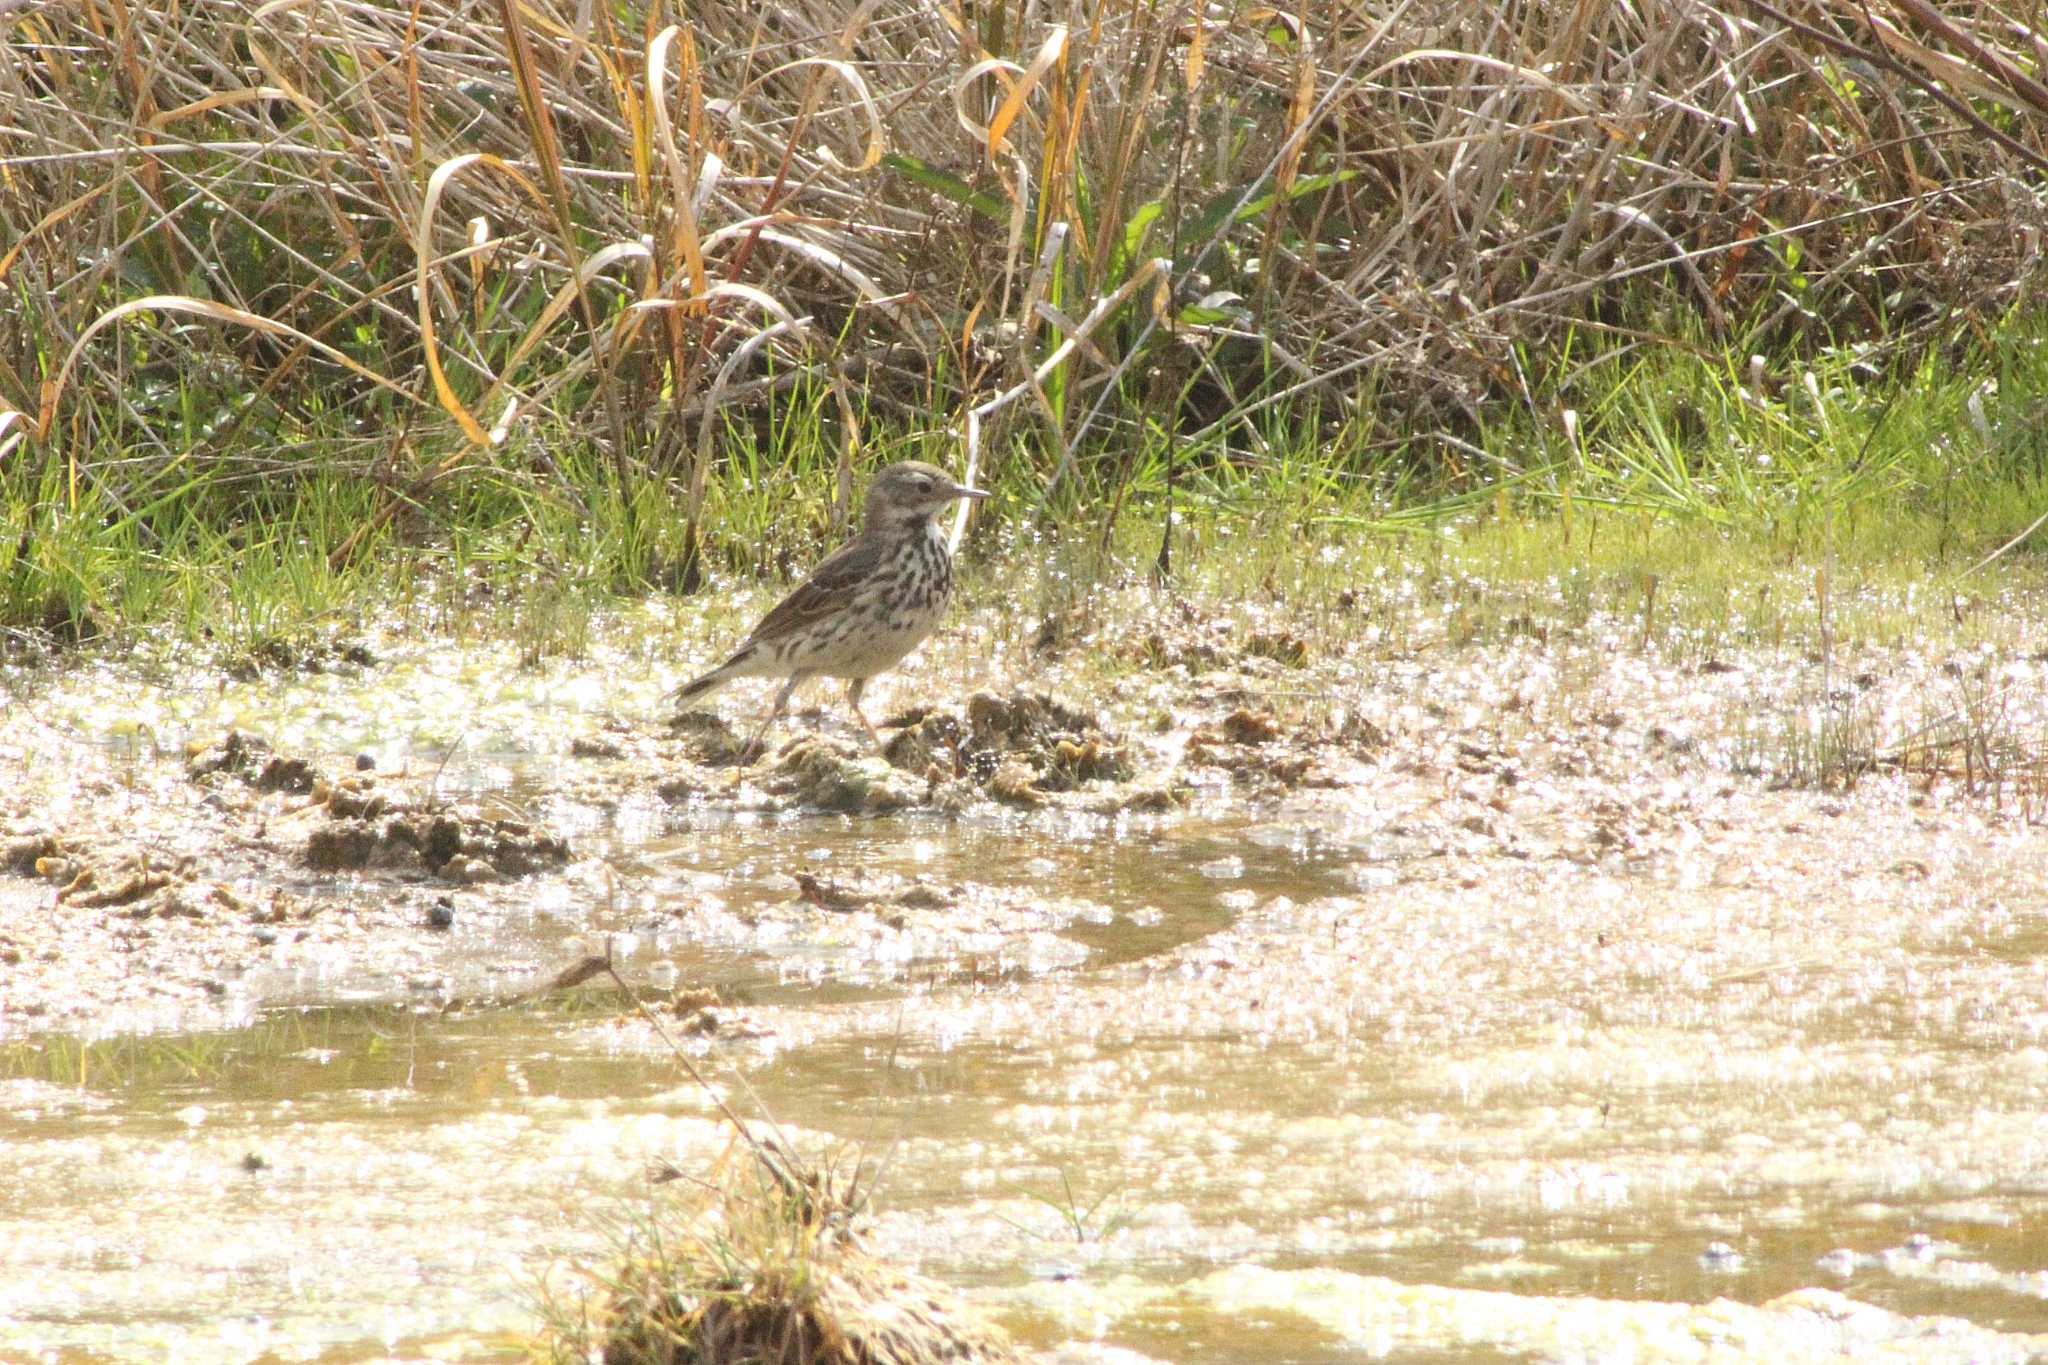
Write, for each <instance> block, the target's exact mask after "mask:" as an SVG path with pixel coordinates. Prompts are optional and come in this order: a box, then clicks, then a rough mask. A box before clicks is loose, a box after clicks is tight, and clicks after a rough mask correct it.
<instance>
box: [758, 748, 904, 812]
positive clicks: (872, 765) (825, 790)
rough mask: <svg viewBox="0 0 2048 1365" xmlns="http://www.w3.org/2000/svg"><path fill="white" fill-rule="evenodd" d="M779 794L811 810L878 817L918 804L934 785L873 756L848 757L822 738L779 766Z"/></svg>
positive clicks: (792, 750)
mask: <svg viewBox="0 0 2048 1365" xmlns="http://www.w3.org/2000/svg"><path fill="white" fill-rule="evenodd" d="M777 776H778V778H779V779H780V781H778V782H777V783H776V784H775V786H776V787H777V788H778V789H779V793H780V794H785V795H789V796H793V797H795V798H796V799H797V800H798V801H800V802H801V803H802V804H804V805H806V806H815V807H817V808H819V809H821V810H827V811H837V812H841V813H845V814H856V815H879V814H882V813H884V812H886V811H892V810H902V809H903V808H904V807H906V806H912V805H916V804H917V803H918V802H920V801H922V800H924V799H925V797H926V796H927V795H928V794H929V792H930V785H929V784H928V783H926V782H924V781H920V780H916V779H913V778H912V777H910V776H909V775H908V774H906V773H904V772H902V771H901V770H899V769H897V768H895V767H893V766H892V765H890V764H889V763H888V762H886V761H884V760H883V759H881V758H878V757H876V756H874V755H872V754H856V753H849V752H848V751H847V750H845V749H843V748H840V747H839V746H837V745H835V744H832V743H830V742H828V741H825V740H821V739H800V740H798V741H796V743H794V744H792V745H791V746H790V747H789V748H788V749H786V750H785V751H784V752H783V755H782V760H781V763H780V765H779V766H778V768H777Z"/></svg>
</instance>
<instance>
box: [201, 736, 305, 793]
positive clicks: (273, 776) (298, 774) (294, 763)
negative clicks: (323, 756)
mask: <svg viewBox="0 0 2048 1365" xmlns="http://www.w3.org/2000/svg"><path fill="white" fill-rule="evenodd" d="M216 773H226V774H227V775H229V776H230V777H235V778H239V779H241V780H242V781H243V782H246V783H248V784H249V785H250V786H252V787H254V788H256V790H258V791H266V792H291V793H294V794H297V795H305V794H306V793H309V792H311V791H312V790H313V788H314V786H315V785H316V784H317V782H318V781H319V774H318V773H317V772H316V771H315V770H314V767H313V765H312V764H311V763H309V762H307V761H306V760H305V759H303V758H294V757H289V756H287V755H284V754H280V753H276V752H274V751H273V750H272V749H271V747H270V741H268V740H266V739H264V738H262V737H261V736H259V735H252V734H248V733H246V732H244V731H241V730H230V731H228V732H227V734H225V735H223V736H221V738H219V739H217V740H214V741H213V742H212V743H210V744H195V745H193V746H192V747H191V748H189V749H188V750H187V751H186V754H185V775H186V776H187V777H189V778H191V779H192V780H193V781H195V782H196V781H198V780H200V779H201V778H206V777H211V776H213V775H214V774H216Z"/></svg>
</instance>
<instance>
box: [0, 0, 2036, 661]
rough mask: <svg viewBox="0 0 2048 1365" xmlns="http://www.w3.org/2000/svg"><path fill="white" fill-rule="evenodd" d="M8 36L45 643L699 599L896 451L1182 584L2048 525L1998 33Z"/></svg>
mask: <svg viewBox="0 0 2048 1365" xmlns="http://www.w3.org/2000/svg"><path fill="white" fill-rule="evenodd" d="M1027 16H1028V22H1027ZM5 24H6V27H5V34H6V41H7V43H8V47H9V57H10V60H9V61H8V62H7V63H5V64H4V66H0V98H4V102H5V103H6V105H7V107H8V108H10V110H12V111H13V114H12V116H11V119H10V126H9V127H8V128H6V129H5V130H0V242H5V243H6V244H7V245H6V247H5V250H4V253H0V288H4V290H5V292H6V296H7V305H8V306H7V307H6V308H4V309H0V507H4V509H5V525H4V531H5V534H0V622H4V623H5V625H6V626H7V627H8V628H9V629H10V630H11V631H14V632H19V631H21V630H24V629H26V630H32V631H37V632H42V633H44V634H46V635H55V636H59V637H68V638H79V637H84V636H88V635H91V634H95V633H99V632H105V631H110V630H116V629H127V628H134V627H141V626H147V625H152V624H156V623H169V624H171V625H172V626H173V627H174V628H175V629H176V630H177V631H178V632H179V633H180V634H181V635H182V636H184V637H186V638H198V637H205V636H216V637H224V643H227V644H230V645H233V646H235V647H237V648H246V647H250V646H253V645H261V644H264V643H265V642H267V641H271V640H274V639H277V638H279V637H289V636H291V635H293V634H294V633H297V632H300V631H302V630H304V629H306V628H307V627H308V626H309V625H310V624H312V623H314V622H317V621H319V620H320V619H322V618H323V617H325V616H327V615H329V614H332V613H336V612H340V611H344V610H347V609H349V608H350V607H352V606H359V605H361V604H362V603H363V602H364V601H365V600H366V599H374V600H379V601H383V602H393V601H396V602H399V603H404V602H408V601H413V600H416V597H417V594H418V593H419V591H420V590H421V589H422V588H423V587H424V586H426V585H428V584H440V585H444V586H445V585H449V584H452V585H455V590H456V594H457V600H470V599H471V598H473V597H474V596H475V594H476V593H478V592H479V591H481V592H487V593H495V594H499V595H509V596H514V597H517V598H518V599H519V600H520V601H521V602H522V604H524V608H525V609H526V610H528V611H530V612H533V613H535V614H545V613H549V612H552V611H555V610H557V609H559V608H560V606H561V604H562V603H563V602H564V600H565V599H567V598H569V597H573V596H580V595H591V594H600V595H601V594H605V593H613V592H628V593H630V592H640V591H644V590H646V589H647V588H649V587H667V588H680V589H685V590H687V589H690V588H693V587H696V586H697V585H699V584H701V583H703V582H704V581H705V580H706V579H707V577H710V576H712V575H715V574H718V573H723V572H728V571H735V570H736V571H740V572H745V573H759V572H770V573H772V572H776V571H779V570H781V569H782V568H783V567H785V566H786V565H787V564H788V563H790V562H794V561H800V560H801V559H802V558H804V557H805V556H806V555H808V554H809V553H810V552H811V550H812V549H813V546H814V542H816V541H817V540H820V539H823V538H826V537H829V536H830V535H831V534H832V533H833V532H834V531H835V530H836V529H838V528H839V527H840V526H841V525H842V524H843V522H844V520H845V518H846V516H847V514H848V509H849V507H850V506H851V505H852V504H851V502H850V494H851V491H852V489H853V487H854V485H855V484H856V483H857V482H858V479H859V476H860V473H861V470H862V469H863V468H864V467H866V466H867V465H868V464H869V463H870V462H872V461H874V460H876V459H879V458H903V457H910V456H923V457H926V458H934V459H936V460H938V461H939V462H941V463H944V464H947V465H949V466H952V467H955V468H963V469H971V470H972V472H973V473H974V475H975V477H976V479H977V480H978V481H981V482H984V483H988V484H991V485H992V486H994V487H995V488H997V489H998V490H999V492H1000V493H1001V495H1002V496H1001V498H1000V499H999V501H998V503H997V504H996V506H995V508H994V509H993V511H994V514H995V516H996V518H998V519H1000V520H1002V521H1004V522H1006V523H1008V524H1009V525H1011V526H1013V527H1016V528H1018V529H1019V530H1020V531H1023V530H1025V529H1027V528H1032V527H1036V528H1040V529H1042V530H1045V531H1056V532H1057V533H1058V534H1060V535H1062V536H1063V537H1065V538H1067V539H1069V540H1073V541H1075V542H1077V543H1082V542H1085V543H1090V544H1093V545H1096V546H1098V547H1100V548H1103V549H1109V550H1118V551H1121V552H1122V553H1123V554H1124V555H1126V556H1129V557H1131V558H1143V559H1153V558H1155V557H1156V559H1157V561H1158V563H1159V566H1160V567H1161V568H1162V569H1167V570H1179V569H1184V568H1186V567H1187V566H1186V564H1185V563H1184V562H1183V563H1175V562H1174V561H1173V559H1172V543H1171V541H1169V540H1167V539H1166V538H1164V537H1162V536H1161V535H1160V534H1159V532H1160V529H1161V527H1162V526H1164V525H1165V524H1166V523H1167V518H1168V516H1169V514H1170V515H1171V516H1173V517H1176V518H1179V519H1180V521H1181V524H1184V525H1193V524H1197V523H1199V522H1200V521H1202V520H1204V519H1213V520H1215V521H1216V522H1218V523H1220V524H1226V525H1234V526H1237V527H1239V528H1241V532H1242V535H1241V537H1240V539H1242V538H1243V537H1249V536H1251V535H1255V534H1265V533H1273V534H1284V535H1285V536H1286V537H1287V538H1288V539H1289V541H1290V542H1293V543H1298V538H1299V537H1300V536H1301V535H1303V534H1307V535H1308V536H1310V537H1311V538H1312V539H1320V540H1322V541H1325V542H1328V543H1355V542H1357V541H1358V540H1359V539H1360V538H1361V537H1363V536H1366V535H1370V534H1373V533H1376V532H1382V531H1387V530H1395V529H1400V530H1417V529H1422V530H1430V531H1442V530H1446V529H1449V530H1455V531H1457V532H1458V533H1460V534H1461V535H1465V536H1468V537H1469V536H1470V535H1472V534H1473V533H1474V532H1475V531H1478V532H1480V533H1484V531H1485V528H1487V527H1488V526H1490V525H1492V524H1493V523H1495V522H1500V521H1505V522H1519V521H1520V520H1521V519H1523V518H1526V517H1541V518H1549V519H1552V520H1553V521H1554V524H1555V525H1556V527H1557V528H1558V535H1557V537H1556V544H1557V546H1558V549H1559V553H1558V554H1557V555H1556V556H1555V557H1554V562H1553V564H1552V566H1551V568H1552V569H1554V568H1555V567H1556V566H1557V565H1558V564H1562V563H1569V562H1575V561H1576V560H1577V559H1578V558H1579V556H1580V555H1581V553H1582V551H1581V549H1580V548H1579V547H1581V546H1587V547H1590V546H1591V545H1592V544H1594V543H1595V542H1596V541H1597V540H1598V538H1599V537H1600V535H1601V534H1602V531H1601V530H1600V528H1601V527H1603V526H1606V525H1607V524H1608V518H1610V517H1612V516H1613V515H1614V514H1616V513H1619V514H1621V515H1622V517H1623V520H1624V523H1625V524H1633V523H1634V521H1635V520H1636V519H1637V518H1644V517H1646V518H1648V519H1650V520H1653V521H1655V522H1657V523H1659V524H1660V525H1663V526H1667V527H1676V528H1681V529H1682V530H1683V532H1684V533H1685V534H1686V535H1689V536H1691V537H1693V538H1695V539H1699V540H1705V541H1708V542H1712V541H1714V540H1717V539H1720V538H1726V537H1733V538H1735V539H1736V540H1738V541H1740V542H1742V543H1743V544H1744V545H1749V544H1754V545H1757V546H1759V547H1763V546H1768V547H1770V548H1771V549H1772V550H1774V551H1776V552H1781V553H1785V554H1791V555H1795V556H1812V555H1814V554H1828V555H1836V554H1848V555H1851V556H1855V555H1862V556H1864V557H1871V556H1875V557H1876V558H1878V559H1880V560H1882V559H1890V558H1896V559H1900V560H1904V561H1910V562H1914V563H1925V562H1935V563H1940V564H1943V565H1946V566H1948V567H1950V568H1952V569H1963V568H1967V567H1969V566H1970V565H1972V564H1975V563H1976V562H1977V561H1979V560H1981V559H1983V558H1984V557H1985V556H1986V555H1988V554H1991V553H1993V552H1995V551H1996V550H1997V549H1998V548H1999V547H2000V546H2002V545H2004V544H2005V543H2006V542H2007V541H2009V540H2012V539H2014V538H2016V537H2017V536H2019V534H2020V533H2022V532H2023V531H2025V530H2026V529H2027V528H2028V526H2029V524H2030V523H2031V521H2032V519H2033V517H2034V516H2035V515H2037V513H2038V509H2039V504H2040V492H2041V490H2040V487H2039V481H2040V473H2039V471H2040V469H2041V468H2042V461H2041V453H2042V452H2041V450H2040V448H2039V446H2040V442H2041V437H2040V436H2039V434H2038V432H2039V427H2040V424H2039V423H2038V422H2037V421H2036V420H2034V416H2035V414H2034V412H2033V401H2034V400H2033V399H2032V397H2031V395H2033V394H2034V393H2036V392H2038V391H2039V390H2040V388H2041V382H2040V381H2041V379H2042V374H2041V370H2042V366H2043V362H2042V361H2041V359H2040V357H2039V354H2038V341H2039V339H2040V336H2041V334H2042V331H2043V323H2042V321H2041V319H2040V315H2039V313H2038V310H2036V309H2034V308H2033V307H2031V306H2030V298H2029V294H2030V289H2031V286H2032V284H2033V281H2034V280H2035V278H2036V275H2037V272H2038V256H2039V252H2038V242H2039V240H2040V233H2041V230H2042V226H2043V218H2044V207H2043V203H2042V200H2041V193H2040V181H2041V175H2040V173H2041V169H2042V166H2043V164H2044V163H2043V162H2042V160H2041V155H2040V150H2039V147H2038V142H2039V138H2038V128H2037V122H2038V117H2039V115H2041V114H2042V113H2044V112H2048V104H2044V100H2048V96H2044V95H2043V93H2042V89H2041V87H2040V85H2039V84H2038V83H2037V82H2036V81H2035V80H2034V79H2033V78H2032V77H2031V76H2029V75H2028V74H2027V72H2028V71H2029V70H2030V69H2031V64H2032V61H2033V57H2032V53H2033V47H2032V46H2031V44H2032V43H2033V41H2034V35H2033V33H2032V32H2031V31H2030V30H2028V29H2027V28H2026V26H2025V25H2024V24H2023V23H2021V22H2020V21H2017V20H2014V19H2012V18H2011V17H2010V16H2006V15H2003V14H2002V13H2001V12H1999V11H1996V10H1993V9H1991V8H1989V7H1984V6H1977V5H1965V6H1960V7H1957V6H1950V7H1946V8H1945V9H1944V10H1942V11H1940V12H1938V13H1937V12H1936V11H1934V10H1932V9H1931V8H1929V7H1926V6H1921V5H1917V4H1908V3H1900V4H1898V5H1895V6H1889V7H1885V8H1883V9H1881V10H1878V11H1872V10H1869V9H1867V8H1864V7H1860V6H1854V5H1847V4H1840V5H1837V4H1819V5H1812V6H1807V7H1804V8H1801V9H1799V10H1798V11H1797V12H1796V13H1792V12H1787V11H1781V10H1780V9H1778V8H1777V7H1775V6H1773V5H1770V4H1767V3H1763V2H1762V0H1747V2H1746V3H1729V4H1707V5H1697V6H1691V7H1688V8H1686V9H1684V10H1682V11H1679V12H1675V13H1672V14H1669V15H1666V14H1662V13H1660V12H1655V11H1651V10H1645V9H1642V8H1640V7H1632V6H1619V7H1606V8H1604V9H1599V10H1597V11H1581V10H1572V9H1569V8H1562V9H1561V8H1558V7H1554V6H1540V5H1537V6H1525V7H1520V8H1516V9H1512V10H1509V11H1497V10H1495V9H1491V8H1489V7H1485V6H1480V5H1476V4H1466V3H1454V4H1452V5H1450V6H1449V7H1444V6H1438V7H1434V8H1430V9H1428V10H1426V11H1424V10H1418V9H1416V8H1414V7H1412V6H1408V5H1396V6H1392V7H1388V8H1385V9H1384V10H1372V11H1368V10H1366V9H1362V8H1358V7H1338V8H1336V9H1334V10H1329V11H1327V12H1318V13H1316V14H1304V15H1303V16H1299V17H1297V16H1294V15H1291V14H1287V13H1282V12H1280V11H1276V10H1273V9H1270V8H1266V7H1258V6H1226V7H1221V8H1218V7H1213V6H1212V7H1207V8H1197V9H1189V8H1188V7H1185V6H1179V5H1168V4H1151V5H1140V6H1128V7H1124V6H1111V5H1108V4H1103V3H1083V2H1079V0H1077V2H1076V3H1070V4H1066V5H1061V6H1055V7H1053V8H1052V9H1051V10H1047V9H1045V8H1044V7H1020V6H1017V5H1013V4H1008V3H998V4H993V5H977V6H974V7H971V8H962V9H958V10H955V9H951V8H948V7H944V6H940V7H934V8H930V9H927V10H920V11H917V12H915V13H904V14H900V15H898V14H890V15H881V14H878V13H877V12H875V11H872V10H870V9H867V8H862V7H859V6H855V5H853V4H851V3H845V4H831V5H827V6H824V7H823V8H820V7H816V6H813V7H809V8H806V9H796V8H787V7H777V6H769V7H766V8H765V9H757V8H755V7H725V6H716V5H714V6H710V7H694V8H692V9H690V10H689V11H688V12H687V13H686V14H685V13H682V12H680V11H676V10H673V9H671V8H670V7H669V6H667V5H664V4H660V3H642V2H641V0H633V2H630V3H621V4H617V5H606V6H598V7H595V8H591V7H587V6H565V5H553V4H537V5H514V4H491V3H481V2H480V0H421V3H417V4H413V5H358V6H347V7H341V8H335V7H327V6H302V5H293V4H282V5H262V6H257V5H195V6H119V5H112V6H109V5H104V4H101V3H98V2H97V0H61V2H60V3H55V4H47V5H38V6H30V7H25V8H16V9H14V10H13V11H12V12H11V13H10V14H8V15H7V16H6V19H5ZM1120 528H1121V530H1120ZM1122 531H1129V532H1130V533H1131V534H1130V536H1129V538H1128V539H1125V538H1122ZM1568 547H1569V548H1568ZM1684 557H1686V558H1691V557H1693V556H1684ZM1708 557H1709V558H1712V557H1713V556H1712V555H1709V556H1708ZM13 638H19V637H18V636H16V637H13Z"/></svg>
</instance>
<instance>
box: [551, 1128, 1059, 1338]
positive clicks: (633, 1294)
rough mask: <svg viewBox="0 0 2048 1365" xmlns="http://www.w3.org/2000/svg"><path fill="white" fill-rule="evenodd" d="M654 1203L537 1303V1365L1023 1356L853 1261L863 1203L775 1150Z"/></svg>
mask: <svg viewBox="0 0 2048 1365" xmlns="http://www.w3.org/2000/svg"><path fill="white" fill-rule="evenodd" d="M754 1152H755V1155H757V1156H758V1157H759V1158H760V1159H758V1160H755V1159H746V1160H732V1159H728V1160H726V1161H725V1162H723V1163H722V1164H721V1167H720V1169H719V1171H718V1172H717V1173H716V1174H715V1175H714V1177H713V1179H712V1180H710V1181H708V1182H702V1183H700V1182H695V1181H690V1182H684V1181H681V1180H678V1181H676V1183H675V1184H673V1185H669V1186H665V1188H680V1189H687V1190H688V1191H689V1192H688V1193H686V1194H684V1195H681V1196H676V1197H669V1196H662V1197H660V1198H658V1199H657V1201H656V1202H655V1203H654V1205H653V1206H652V1207H651V1208H650V1209H649V1210H648V1211H647V1212H646V1213H645V1214H644V1215H643V1216H642V1217H641V1218H640V1219H639V1220H638V1221H637V1222H636V1223H635V1224H633V1225H630V1226H629V1227H628V1228H627V1230H626V1232H625V1235H624V1245H623V1246H622V1247H621V1249H620V1251H619V1256H618V1261H617V1263H616V1264H615V1265H614V1266H613V1267H611V1268H610V1269H609V1270H607V1271H602V1272H598V1273H596V1275H595V1278H596V1280H597V1283H598V1284H599V1286H600V1288H599V1292H598V1293H597V1295H596V1296H595V1299H594V1301H593V1300H591V1299H585V1300H584V1301H582V1302H579V1303H574V1304H567V1303H563V1302H561V1301H560V1300H559V1299H558V1298H551V1299H550V1300H549V1301H548V1302H547V1303H546V1304H544V1306H543V1316H544V1320H545V1328H544V1331H543V1335H542V1338H541V1340H540V1341H539V1342H538V1343H537V1348H536V1352H535V1354H536V1357H537V1358H538V1359H540V1360H545V1361H549V1362H553V1363H554V1365H569V1362H579V1365H580V1362H584V1361H596V1360H601V1361H603V1362H604V1363H605V1365H729V1363H731V1365H736V1363H737V1362H749V1363H750V1365H752V1363H758V1365H937V1363H938V1362H942V1361H943V1362H955V1363H956V1365H1006V1363H1008V1362H1021V1361H1022V1360H1023V1359H1024V1357H1023V1356H1022V1355H1021V1354H1020V1353H1019V1352H1018V1350H1017V1349H1016V1347H1015V1346H1013V1345H1012V1344H1011V1342H1010V1340H1009V1338H1008V1337H1007V1336H1006V1335H1005V1334H1004V1333H1003V1332H1002V1331H1001V1329H999V1328H997V1327H995V1326H994V1325H993V1324H991V1323H988V1322H986V1321H984V1320H983V1319H982V1318H981V1317H980V1316H979V1315H978V1314H976V1313H975V1312H974V1310H972V1309H971V1308H969V1307H968V1306H967V1305H966V1304H965V1303H964V1302H963V1301H962V1300H960V1299H959V1298H958V1297H957V1296H956V1295H954V1294H953V1292H952V1291H951V1290H949V1289H947V1288H946V1287H944V1286H942V1285H940V1284H938V1283H937V1282H935V1281H932V1280H929V1279H926V1278H924V1277H923V1276H919V1275H915V1274H912V1273H911V1272H909V1271H906V1270H903V1269H901V1268H899V1267H897V1266H894V1265H891V1264H889V1263H888V1262H886V1261H883V1260H880V1259H878V1258H877V1257H874V1256H872V1255H870V1254H868V1252H866V1251H865V1250H864V1249H863V1248H862V1246H861V1243H860V1236H859V1233H858V1230H857V1226H856V1223H857V1216H858V1213H859V1211H860V1207H861V1203H862V1200H863V1197H864V1192H863V1191H862V1190H860V1188H859V1186H858V1177H857V1175H856V1179H855V1180H852V1181H847V1182H844V1183H842V1182H840V1181H838V1180H836V1179H834V1178H833V1175H832V1173H831V1172H830V1171H829V1170H827V1171H824V1172H821V1173H810V1172H805V1173H801V1174H799V1173H798V1171H799V1169H800V1168H799V1167H798V1166H797V1163H795V1162H794V1161H793V1160H790V1159H788V1158H787V1156H786V1154H785V1153H783V1152H782V1151H781V1150H780V1149H777V1148H756V1149H754Z"/></svg>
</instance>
